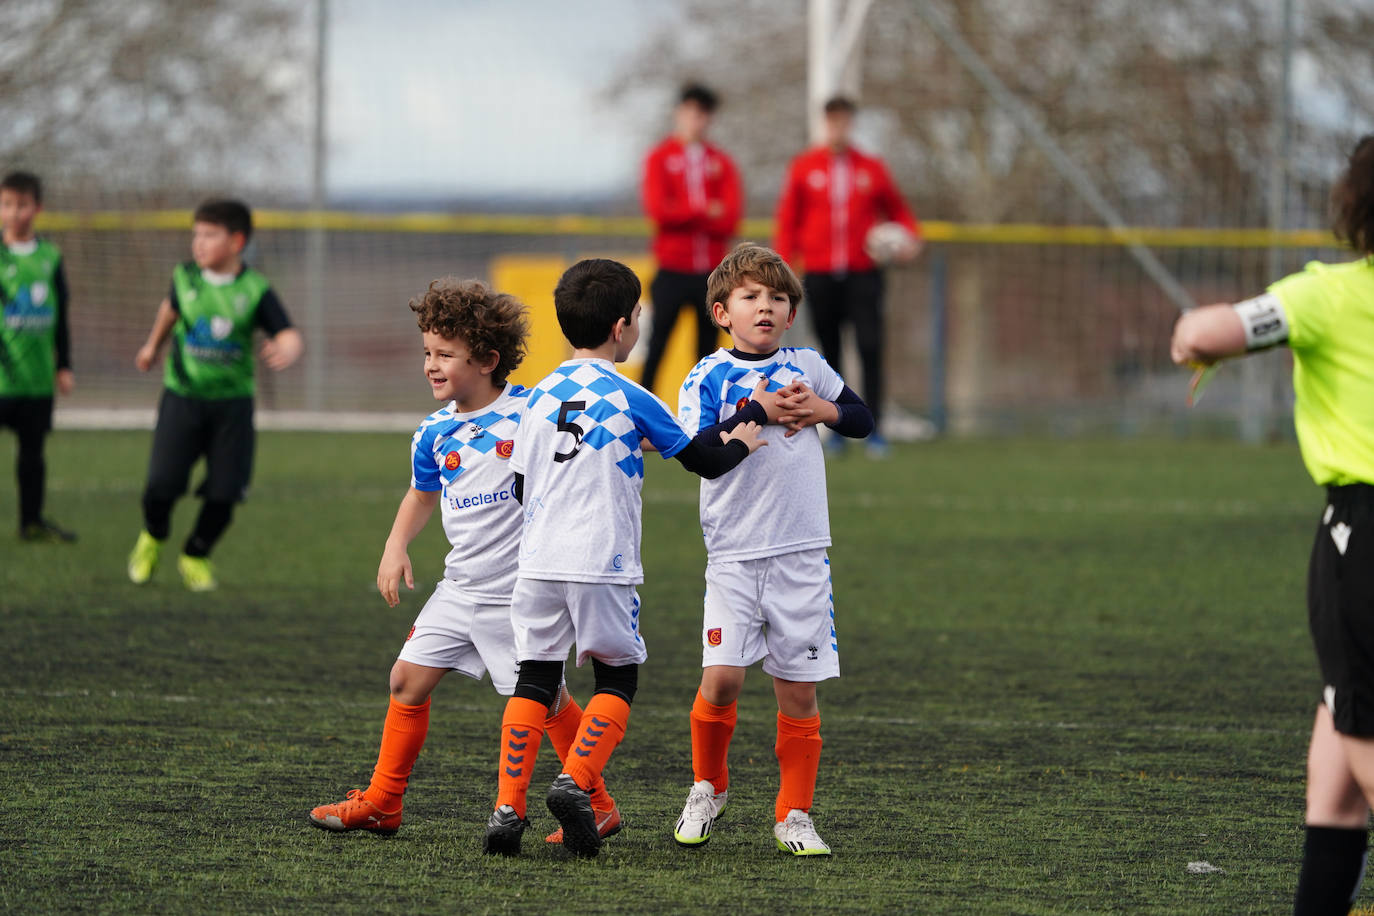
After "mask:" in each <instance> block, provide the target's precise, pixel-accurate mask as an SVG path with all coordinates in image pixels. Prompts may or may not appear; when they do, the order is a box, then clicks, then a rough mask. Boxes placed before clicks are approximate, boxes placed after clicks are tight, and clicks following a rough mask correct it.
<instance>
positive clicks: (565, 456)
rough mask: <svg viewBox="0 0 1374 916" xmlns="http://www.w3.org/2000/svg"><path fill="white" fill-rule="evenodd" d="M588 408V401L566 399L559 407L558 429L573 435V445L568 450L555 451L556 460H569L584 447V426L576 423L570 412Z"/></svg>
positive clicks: (554, 458)
mask: <svg viewBox="0 0 1374 916" xmlns="http://www.w3.org/2000/svg"><path fill="white" fill-rule="evenodd" d="M586 409H587V402H586V401H564V402H563V403H562V404H560V405H559V407H558V431H559V432H562V433H570V434H572V437H573V446H572V448H570V449H568V450H567V451H566V452H555V453H554V456H553V460H554V461H567V460H569V459H570V458H572V457H573V456H574V455H576V454H577V450H578V449H580V448H581V447H582V427H580V426H578V425H577V424H576V423H574V422H573V421H572V420H571V419H570V418H569V417H568V414H575V413H581V412H582V411H584V410H586Z"/></svg>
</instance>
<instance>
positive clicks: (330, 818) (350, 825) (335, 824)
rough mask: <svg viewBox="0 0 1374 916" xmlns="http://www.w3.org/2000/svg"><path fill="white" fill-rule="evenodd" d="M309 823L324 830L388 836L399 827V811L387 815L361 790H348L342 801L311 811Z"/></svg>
mask: <svg viewBox="0 0 1374 916" xmlns="http://www.w3.org/2000/svg"><path fill="white" fill-rule="evenodd" d="M310 823H312V824H314V825H315V826H316V827H320V828H323V829H324V830H335V831H344V830H370V831H372V832H373V833H380V834H383V835H385V836H390V835H391V834H393V833H395V832H396V829H397V828H398V827H400V826H401V811H400V809H399V808H398V809H397V810H395V811H393V812H391V813H390V814H388V813H387V812H385V811H383V810H382V809H381V808H378V807H377V806H376V805H374V804H372V802H370V801H368V800H367V799H366V798H365V797H364V796H363V793H362V790H360V789H350V790H349V792H348V797H347V798H345V799H344V800H343V801H341V802H339V803H337V804H333V805H320V806H319V807H318V808H316V809H315V810H313V811H311V812H310Z"/></svg>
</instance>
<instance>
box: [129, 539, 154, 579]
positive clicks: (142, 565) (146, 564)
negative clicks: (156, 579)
mask: <svg viewBox="0 0 1374 916" xmlns="http://www.w3.org/2000/svg"><path fill="white" fill-rule="evenodd" d="M161 556H162V542H161V541H159V540H158V539H157V538H155V537H153V536H152V535H151V534H149V533H148V532H146V531H140V532H139V533H138V540H137V541H135V542H134V549H133V550H132V551H131V552H130V553H129V581H130V582H132V583H133V584H134V585H142V584H143V583H145V582H147V581H148V580H149V579H151V578H152V577H153V570H155V569H157V561H158V559H159V558H161Z"/></svg>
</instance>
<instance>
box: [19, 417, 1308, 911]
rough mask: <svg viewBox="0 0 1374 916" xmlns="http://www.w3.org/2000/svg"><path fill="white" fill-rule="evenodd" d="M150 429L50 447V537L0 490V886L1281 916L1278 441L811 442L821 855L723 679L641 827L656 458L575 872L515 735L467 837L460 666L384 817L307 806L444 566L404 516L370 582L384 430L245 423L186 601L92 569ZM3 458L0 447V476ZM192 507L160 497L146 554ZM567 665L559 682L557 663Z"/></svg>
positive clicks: (1286, 531) (1291, 618) (683, 728)
mask: <svg viewBox="0 0 1374 916" xmlns="http://www.w3.org/2000/svg"><path fill="white" fill-rule="evenodd" d="M149 439H150V436H149V434H148V433H114V432H108V433H107V432H70V431H69V432H61V433H58V434H56V435H55V436H54V438H53V439H52V440H50V442H49V448H48V455H49V481H50V493H49V508H50V510H51V512H50V514H52V515H53V517H55V518H56V519H58V520H59V521H61V522H64V523H67V524H69V525H71V526H72V527H76V528H78V529H79V530H80V534H81V541H80V543H79V544H78V545H75V546H59V545H29V544H23V543H20V542H19V541H17V540H16V539H15V538H14V535H13V533H12V528H11V527H10V521H9V520H10V519H13V518H14V517H15V508H14V500H15V495H14V489H13V485H12V484H11V483H10V481H9V479H8V476H6V479H5V481H4V485H3V486H0V519H3V520H4V529H3V531H4V533H3V535H0V557H2V558H3V559H0V646H3V656H4V663H3V665H0V773H3V774H4V775H3V778H2V779H0V785H2V786H3V787H4V790H5V791H4V795H3V797H4V811H5V816H4V826H3V827H0V909H4V910H7V911H15V912H18V911H24V912H42V911H59V910H78V909H82V910H99V911H107V912H113V911H134V912H187V911H207V912H208V911H239V912H276V911H326V910H327V911H357V912H381V911H388V912H457V913H483V912H493V913H504V912H521V913H544V912H548V913H562V912H595V913H600V912H627V913H628V912H682V911H696V912H729V913H754V912H759V913H763V912H778V913H787V912H917V913H1092V912H1131V913H1160V914H1186V913H1209V914H1211V913H1261V912H1267V913H1280V912H1285V911H1286V910H1287V909H1288V908H1289V907H1290V906H1291V899H1292V890H1293V887H1294V885H1295V883H1296V876H1297V868H1298V864H1299V856H1300V849H1301V842H1302V833H1301V820H1302V795H1303V770H1302V767H1303V755H1304V751H1305V746H1306V738H1307V732H1308V730H1309V729H1310V722H1311V713H1312V710H1313V708H1314V704H1315V700H1316V696H1317V691H1318V688H1319V681H1318V679H1317V675H1316V671H1315V662H1314V660H1313V656H1312V651H1311V648H1310V645H1309V642H1308V637H1307V631H1306V614H1305V610H1304V603H1303V594H1304V569H1305V563H1306V556H1307V552H1308V549H1309V545H1310V538H1311V535H1312V532H1313V530H1314V527H1315V524H1316V521H1317V517H1318V515H1319V513H1320V511H1321V508H1322V505H1323V504H1322V497H1321V494H1320V491H1318V490H1317V489H1316V488H1315V487H1314V486H1313V485H1312V484H1311V481H1310V480H1309V479H1308V478H1307V477H1306V476H1305V473H1304V471H1303V469H1302V466H1301V463H1300V461H1299V458H1298V455H1297V452H1296V448H1295V447H1293V446H1275V447H1263V448H1254V447H1243V446H1238V445H1234V444H1229V443H1196V442H1169V441H1127V442H1064V441H1025V440H995V441H982V442H939V443H934V444H926V445H920V446H904V447H899V448H897V449H896V450H895V452H894V454H893V456H892V458H891V459H890V460H888V461H886V462H883V463H873V462H869V461H867V460H865V459H864V458H862V457H859V456H858V455H853V456H849V457H845V458H843V459H841V460H838V461H834V462H832V463H831V464H830V503H831V526H832V529H833V533H834V540H835V546H834V547H833V548H832V550H831V560H832V564H833V569H834V586H835V595H836V606H837V611H836V617H837V623H838V630H839V640H840V650H841V663H842V666H843V670H844V676H843V677H842V678H840V679H839V680H838V681H832V682H828V683H826V684H824V685H822V687H821V690H820V697H821V714H822V719H823V726H822V734H823V736H824V738H825V750H824V753H823V755H822V760H821V772H820V782H819V787H818V792H817V801H816V804H815V807H814V808H813V814H814V816H815V819H816V822H817V825H818V827H819V829H820V831H821V835H822V836H823V837H825V838H826V840H827V841H828V842H829V843H830V844H831V846H832V847H833V848H834V852H835V854H834V856H833V857H831V858H829V859H814V858H813V859H793V858H791V857H789V856H786V855H784V854H783V853H781V852H779V851H778V850H777V849H776V847H775V845H774V842H773V838H772V834H771V830H770V828H771V824H772V807H773V796H774V793H775V792H776V780H777V768H776V762H775V760H774V758H773V752H772V745H773V734H774V712H775V708H776V707H775V706H774V703H773V700H772V695H771V689H770V686H769V684H768V682H767V679H766V677H765V676H763V675H762V673H761V672H759V671H757V670H755V671H753V672H752V673H751V675H750V679H749V681H748V683H747V685H746V689H745V695H744V696H743V697H742V698H741V700H740V717H739V727H738V729H737V732H736V735H735V740H734V744H733V751H732V755H731V773H732V776H731V787H730V799H731V800H730V804H729V807H728V808H727V809H726V811H725V814H724V816H723V818H722V820H721V822H720V823H719V824H718V826H717V828H716V832H715V834H714V836H713V838H712V840H711V842H710V844H709V845H708V846H706V847H705V848H702V849H696V850H684V849H680V848H678V847H677V846H676V845H675V844H674V843H673V841H672V837H671V830H672V826H673V823H674V821H675V820H676V817H677V815H678V813H679V811H680V809H681V805H682V802H683V799H684V798H685V796H686V790H687V788H688V785H689V784H690V782H691V769H690V746H689V737H688V728H687V712H688V709H689V708H690V705H691V702H692V697H693V694H694V691H695V687H696V683H697V680H698V677H699V670H700V667H699V666H700V635H699V634H700V629H699V627H700V622H699V616H700V599H701V593H702V579H701V577H702V570H703V565H704V551H703V548H702V544H701V535H700V529H699V527H698V526H697V523H696V495H695V494H696V484H695V480H694V479H693V478H691V477H690V476H689V475H688V474H687V473H686V472H684V471H682V470H681V468H680V467H678V466H677V465H676V463H675V462H669V463H664V462H661V461H658V460H657V459H653V458H650V459H649V461H648V462H647V465H648V467H647V475H648V479H647V482H646V485H645V519H644V533H645V537H644V542H645V546H644V561H645V567H646V574H647V581H646V583H645V584H644V585H643V586H641V587H640V596H641V599H642V602H643V607H644V613H643V617H642V629H643V631H644V633H645V637H646V641H647V643H648V645H649V651H650V660H649V662H648V663H647V664H646V665H645V666H643V668H642V669H641V676H640V691H639V695H638V698H637V699H636V702H635V705H634V713H633V715H632V717H631V720H630V731H629V734H628V736H627V738H626V740H625V743H624V744H623V745H622V746H621V748H620V749H619V750H618V751H617V753H616V756H615V757H614V758H613V759H612V761H611V765H610V767H609V769H608V771H607V779H608V782H609V784H610V788H611V791H612V792H613V794H615V795H616V797H617V799H618V801H619V804H620V807H621V810H622V812H623V814H624V817H625V825H626V826H625V829H624V831H623V832H622V833H621V834H620V835H619V836H616V837H614V838H612V839H610V840H608V841H607V843H606V845H605V846H604V848H603V850H602V852H601V855H600V856H599V857H598V858H597V859H595V860H591V861H573V860H569V859H567V858H565V856H564V855H563V854H562V853H561V850H553V849H549V848H546V847H545V845H544V844H543V842H542V837H543V834H544V833H545V832H547V831H548V830H549V829H552V826H555V824H554V822H553V820H552V818H551V817H550V816H549V815H548V813H547V812H546V811H545V810H544V809H543V805H542V790H543V787H544V786H546V785H547V783H548V782H549V781H550V780H551V779H552V778H553V776H554V775H555V774H556V760H555V757H554V755H553V753H552V751H551V749H550V748H549V747H548V745H547V743H546V744H545V746H544V749H543V752H542V754H541V756H540V761H539V766H538V771H537V774H536V777H535V788H534V790H533V792H532V801H531V806H530V814H531V819H532V821H533V823H534V828H533V830H532V831H530V832H529V833H527V834H526V837H525V854H524V855H523V856H522V857H521V858H519V859H514V860H505V859H493V858H488V857H486V856H484V855H483V853H482V851H481V833H482V827H483V825H484V823H485V820H486V817H487V814H488V813H489V811H490V809H491V802H492V799H493V798H494V796H495V760H496V754H497V750H496V737H497V725H498V723H499V719H500V715H501V708H502V704H503V701H502V699H501V698H499V697H497V696H496V694H495V693H494V692H493V691H492V690H491V688H490V686H488V685H487V684H486V683H481V684H477V683H474V682H472V681H469V680H467V679H466V678H463V677H461V676H457V675H455V676H453V677H450V678H449V679H447V680H446V681H445V682H444V683H443V684H441V685H440V687H439V689H438V690H437V691H436V692H435V696H434V704H433V709H432V715H431V729H430V733H429V739H428V742H427V744H426V746H425V749H424V752H423V753H422V754H421V756H420V759H419V762H418V763H417V765H416V768H415V772H414V774H413V776H412V778H411V783H410V792H409V794H408V796H407V799H406V808H405V823H404V825H403V826H402V828H401V830H400V832H399V833H398V834H397V835H396V836H394V837H391V838H380V837H375V836H370V835H365V834H345V835H336V834H330V833H326V832H324V831H321V830H317V829H314V828H312V827H311V826H310V825H309V823H308V822H307V820H306V817H305V815H306V812H307V811H308V810H309V809H310V808H311V807H312V806H314V805H316V804H319V803H322V802H328V801H337V800H339V799H341V798H342V797H343V795H344V793H345V791H346V790H348V789H350V788H354V787H362V786H365V785H366V783H367V779H368V775H369V774H370V772H371V767H372V764H373V762H374V760H375V754H376V747H377V741H378V738H379V735H380V732H381V723H382V718H383V716H384V713H385V708H386V698H387V690H386V680H387V672H388V670H389V667H390V665H391V662H392V660H393V659H394V657H395V653H396V650H397V648H398V646H399V644H400V642H401V640H402V639H403V638H404V637H405V634H406V632H407V630H408V628H409V625H410V622H411V620H412V618H413V616H414V614H415V613H416V611H417V610H418V609H419V607H420V605H421V604H422V602H423V600H424V598H425V597H426V596H427V593H428V588H429V583H432V582H433V580H434V579H436V578H437V577H438V576H439V575H440V574H441V570H442V558H443V554H444V552H445V542H444V539H443V534H442V531H441V529H440V527H439V525H438V521H437V519H435V520H434V521H432V522H431V524H430V528H429V529H428V530H427V531H426V532H424V534H423V535H422V536H421V537H420V538H419V539H417V541H416V542H415V543H414V544H413V545H412V547H411V558H412V560H413V561H414V564H415V568H416V579H417V588H416V591H415V592H414V593H411V594H406V595H405V596H404V598H403V602H402V604H401V606H400V607H398V608H396V609H395V610H389V609H388V608H386V606H385V605H384V604H383V602H382V601H381V599H380V598H379V597H378V596H377V594H376V590H375V586H374V579H375V575H376V567H377V560H378V558H379V556H380V551H381V546H382V542H383V541H384V540H385V537H386V534H387V532H388V530H389V527H390V523H391V519H392V516H393V513H394V511H395V507H396V503H397V501H398V499H399V497H400V495H401V494H402V492H403V491H404V489H405V487H406V484H407V479H408V478H407V474H408V469H407V461H408V445H409V442H408V437H407V436H405V435H404V434H401V435H362V434H339V435H324V434H305V433H270V432H268V433H262V434H261V435H260V441H259V448H258V463H257V473H256V477H255V482H254V489H253V494H252V499H251V501H250V502H249V503H247V504H246V505H244V506H243V507H242V509H241V510H240V512H239V514H238V516H237V518H236V521H235V524H234V526H233V527H232V528H231V529H230V531H229V533H228V535H227V536H226V538H225V540H224V541H223V543H222V544H221V546H220V548H219V550H218V551H217V553H216V558H215V559H216V563H217V568H218V572H219V576H220V580H221V587H220V589H219V591H217V592H215V593H212V594H209V595H204V596H193V595H191V594H189V593H187V592H186V591H184V590H183V589H182V587H181V585H180V582H179V580H178V579H177V577H176V572H175V563H174V561H171V559H170V557H165V558H164V564H163V567H162V568H161V569H160V570H159V571H158V575H157V576H156V577H155V579H154V581H153V582H152V583H151V584H149V585H147V586H144V587H142V588H139V587H135V586H132V585H130V584H129V582H128V581H127V580H126V578H125V574H124V558H125V554H126V552H127V551H128V549H129V547H130V546H131V545H132V543H133V540H134V537H135V535H136V534H137V531H138V524H139V522H138V519H139V515H138V497H139V490H140V487H141V481H142V474H143V468H144V462H145V461H146V459H147V450H148V447H149ZM13 454H14V453H13V439H12V437H8V436H6V437H4V438H0V468H4V469H5V474H6V475H8V473H9V472H8V469H9V468H10V467H11V466H12V462H13ZM784 510H785V507H780V511H784ZM193 512H194V509H193V507H192V506H191V505H190V504H189V503H185V502H184V503H182V504H181V505H180V506H179V509H178V513H177V516H176V518H175V526H174V530H173V543H174V544H179V543H180V540H181V539H182V538H183V537H184V536H185V532H186V531H187V529H188V528H189V526H190V524H191V521H192V515H193ZM569 681H570V685H571V686H572V688H573V690H574V692H575V693H576V694H577V695H578V697H579V698H580V699H582V700H584V701H585V699H586V697H587V696H588V694H589V692H590V669H589V668H588V669H585V670H572V671H570V673H569ZM1190 863H1208V864H1209V865H1210V866H1212V867H1214V868H1215V869H1218V870H1215V871H1205V872H1204V873H1194V871H1190V868H1189V866H1190ZM1197 868H1198V866H1196V865H1195V866H1194V870H1196V869H1197Z"/></svg>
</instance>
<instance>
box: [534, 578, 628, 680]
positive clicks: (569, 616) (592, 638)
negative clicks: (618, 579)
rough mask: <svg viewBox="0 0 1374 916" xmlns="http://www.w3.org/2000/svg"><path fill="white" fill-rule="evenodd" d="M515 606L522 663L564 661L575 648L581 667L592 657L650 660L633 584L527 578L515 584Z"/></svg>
mask: <svg viewBox="0 0 1374 916" xmlns="http://www.w3.org/2000/svg"><path fill="white" fill-rule="evenodd" d="M510 603H511V622H512V623H513V624H514V627H515V655H516V658H518V659H519V660H521V661H540V662H561V661H564V660H565V659H567V657H568V650H569V649H571V648H572V647H573V644H574V643H576V644H577V666H578V667H579V668H580V667H582V666H583V665H584V664H586V662H587V659H588V658H594V659H596V660H597V661H600V662H602V663H603V664H607V665H641V664H643V663H644V661H645V659H647V658H648V657H649V653H648V651H647V650H646V649H645V647H644V639H643V638H642V637H641V636H640V635H639V595H637V594H636V593H635V587H634V586H633V585H615V584H612V583H609V582H561V581H554V580H550V579H526V578H523V577H522V578H519V579H516V580H515V592H514V593H513V594H512V595H511V599H510Z"/></svg>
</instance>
